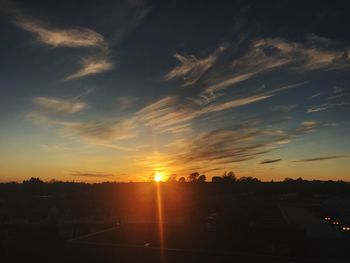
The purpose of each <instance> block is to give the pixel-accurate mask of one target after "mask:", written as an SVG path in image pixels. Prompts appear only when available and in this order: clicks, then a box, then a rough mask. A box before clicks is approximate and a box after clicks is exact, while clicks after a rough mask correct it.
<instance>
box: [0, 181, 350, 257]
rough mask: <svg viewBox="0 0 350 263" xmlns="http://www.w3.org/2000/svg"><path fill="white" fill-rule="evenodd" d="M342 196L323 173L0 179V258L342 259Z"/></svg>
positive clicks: (340, 187) (341, 187)
mask: <svg viewBox="0 0 350 263" xmlns="http://www.w3.org/2000/svg"><path fill="white" fill-rule="evenodd" d="M159 192H160V196H161V200H159V199H158V197H159V195H157V193H159ZM349 198H350V192H349V185H348V184H346V183H333V182H288V183H249V184H242V183H229V184H224V183H201V184H196V183H193V184H192V183H164V184H161V185H157V184H155V183H143V184H98V185H88V184H70V183H54V184H39V185H38V184H34V185H22V184H7V185H6V184H3V185H0V201H1V210H0V216H1V217H0V235H1V239H0V253H1V262H349V260H350V256H349V251H350V239H349V234H348V233H349V232H348V231H346V227H347V226H348V225H349V223H350V222H349V214H350V213H349V212H350V210H349V209H350V206H349V200H350V199H349ZM159 204H160V206H161V218H162V221H161V222H162V224H160V221H159V216H160V214H159ZM328 218H331V219H330V220H328ZM344 228H345V229H344ZM160 229H162V231H160ZM160 232H162V233H163V235H160Z"/></svg>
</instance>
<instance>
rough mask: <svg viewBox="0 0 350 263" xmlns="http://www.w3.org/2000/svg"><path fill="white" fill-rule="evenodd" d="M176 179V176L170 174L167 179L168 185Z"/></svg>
mask: <svg viewBox="0 0 350 263" xmlns="http://www.w3.org/2000/svg"><path fill="white" fill-rule="evenodd" d="M176 177H177V175H176V174H171V175H170V176H169V177H168V182H169V183H171V182H176Z"/></svg>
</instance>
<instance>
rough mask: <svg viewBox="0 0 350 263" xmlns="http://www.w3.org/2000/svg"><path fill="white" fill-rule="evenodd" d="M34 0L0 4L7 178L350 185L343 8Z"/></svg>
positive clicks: (349, 64) (0, 102)
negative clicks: (156, 177) (227, 174)
mask: <svg viewBox="0 0 350 263" xmlns="http://www.w3.org/2000/svg"><path fill="white" fill-rule="evenodd" d="M30 2H31V3H30V4H29V1H7V0H0V3H1V6H0V17H1V20H0V21H1V22H0V35H1V41H0V90H1V96H0V123H1V129H0V181H3V182H4V181H6V182H7V181H22V180H24V179H27V178H29V177H32V176H35V177H40V178H41V179H43V180H45V181H46V180H47V181H48V180H51V179H56V180H64V181H85V182H101V181H144V180H149V179H150V178H151V177H152V174H154V173H156V172H162V173H164V174H165V175H170V174H177V175H178V176H187V175H188V174H189V173H190V172H193V171H198V172H200V173H204V174H206V175H207V177H208V178H210V177H211V176H213V175H221V174H223V172H224V171H231V170H232V171H235V173H236V174H237V176H239V177H241V176H254V177H258V178H259V179H261V180H265V181H270V180H272V179H273V180H283V179H284V178H285V177H292V178H297V177H303V178H305V179H321V180H328V179H333V180H338V179H341V180H347V181H350V136H349V134H350V118H349V116H350V105H349V103H350V100H349V98H350V31H349V28H350V16H349V9H348V8H347V7H346V1H343V3H344V4H336V3H333V4H332V2H333V1H285V0H282V1H268V3H267V2H266V1H222V2H221V3H220V1H191V3H190V1H188V0H187V1H185V0H184V1H150V2H148V1H141V0H124V1H30ZM334 2H335V1H334ZM339 3H341V2H339Z"/></svg>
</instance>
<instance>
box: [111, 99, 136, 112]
mask: <svg viewBox="0 0 350 263" xmlns="http://www.w3.org/2000/svg"><path fill="white" fill-rule="evenodd" d="M138 100H139V98H137V97H131V96H120V97H118V98H116V99H115V102H116V105H117V107H118V108H119V109H121V110H128V109H130V108H131V107H132V106H134V104H135V103H136V102H137V101H138Z"/></svg>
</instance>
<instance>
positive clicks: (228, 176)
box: [222, 171, 237, 183]
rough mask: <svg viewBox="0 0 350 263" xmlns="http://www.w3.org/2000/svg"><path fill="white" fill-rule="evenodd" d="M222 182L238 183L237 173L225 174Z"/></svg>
mask: <svg viewBox="0 0 350 263" xmlns="http://www.w3.org/2000/svg"><path fill="white" fill-rule="evenodd" d="M222 181H223V182H227V183H233V182H236V181H237V178H236V175H235V173H234V172H232V171H230V172H228V173H226V172H225V173H224V175H223V176H222Z"/></svg>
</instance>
